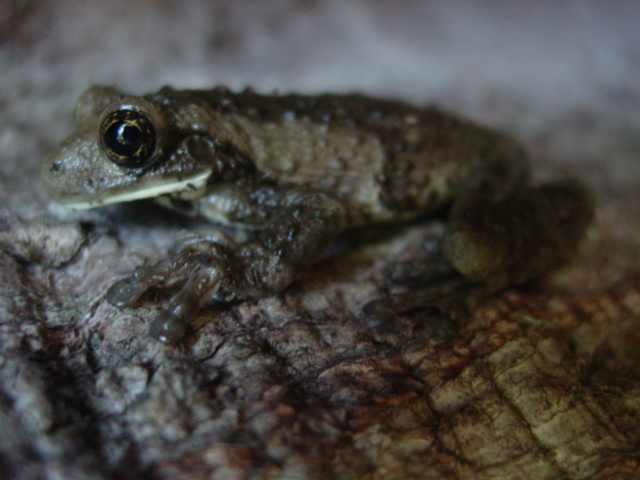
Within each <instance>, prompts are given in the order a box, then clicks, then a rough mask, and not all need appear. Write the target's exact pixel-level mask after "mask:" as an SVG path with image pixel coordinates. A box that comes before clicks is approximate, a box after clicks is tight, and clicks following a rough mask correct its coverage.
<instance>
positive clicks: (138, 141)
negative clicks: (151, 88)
mask: <svg viewBox="0 0 640 480" xmlns="http://www.w3.org/2000/svg"><path fill="white" fill-rule="evenodd" d="M168 103H170V102H165V103H163V102H161V101H159V97H158V98H156V99H154V98H153V97H134V96H129V95H125V94H122V93H121V92H118V91H117V90H115V89H113V88H110V87H91V88H90V89H89V90H87V91H86V92H85V93H84V94H83V95H82V97H81V98H80V101H79V103H78V107H77V109H76V128H75V130H74V131H73V133H72V134H71V135H69V136H68V137H67V138H66V139H65V140H64V141H63V142H62V143H61V144H60V145H59V146H58V147H57V148H56V149H55V150H53V151H52V152H51V153H50V154H49V155H47V157H46V158H45V159H44V161H43V166H42V177H43V183H44V186H45V188H46V189H47V191H48V192H49V194H50V195H51V197H52V198H54V199H55V200H56V201H58V202H59V203H61V204H63V205H66V206H68V207H70V208H76V209H84V208H91V207H95V206H98V205H104V204H107V203H117V202H125V201H129V200H136V199H140V198H151V197H158V196H161V195H165V194H174V195H175V194H180V195H183V196H184V198H193V197H194V196H197V192H199V191H200V190H201V189H202V188H204V185H205V184H206V182H207V180H208V178H209V176H210V174H211V172H212V165H213V163H214V162H212V158H213V157H214V156H215V141H214V139H212V138H210V137H209V136H207V135H206V133H203V132H199V131H198V130H197V128H195V126H194V123H193V122H190V121H185V120H184V119H182V120H180V119H179V118H177V116H179V115H177V114H176V112H175V111H174V110H172V108H171V107H170V105H168ZM165 104H167V105H165ZM183 124H184V125H183ZM190 195H191V197H190Z"/></svg>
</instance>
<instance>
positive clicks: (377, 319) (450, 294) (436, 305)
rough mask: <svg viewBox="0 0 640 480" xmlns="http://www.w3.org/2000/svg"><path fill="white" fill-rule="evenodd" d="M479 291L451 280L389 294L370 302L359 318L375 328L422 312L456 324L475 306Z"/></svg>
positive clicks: (463, 283) (462, 282) (471, 285)
mask: <svg viewBox="0 0 640 480" xmlns="http://www.w3.org/2000/svg"><path fill="white" fill-rule="evenodd" d="M480 289H481V288H480ZM478 291H479V287H478V285H477V284H474V283H473V282H470V281H468V280H465V279H464V278H461V277H458V278H450V279H447V280H444V281H442V282H439V283H437V284H433V285H430V286H428V287H426V288H420V289H417V290H409V291H403V292H399V293H389V294H386V295H384V296H383V297H381V298H376V299H373V300H370V301H369V302H367V303H365V304H364V305H363V307H362V315H363V316H364V318H366V320H367V323H369V324H376V325H378V324H382V323H383V322H392V321H394V319H395V318H397V317H398V316H402V315H407V314H410V313H412V312H416V311H421V310H428V311H429V312H431V314H436V315H442V316H446V317H449V318H451V319H452V320H455V319H457V318H459V317H460V316H462V315H463V314H466V313H468V312H469V309H470V307H471V306H472V305H475V304H476V298H479V295H478Z"/></svg>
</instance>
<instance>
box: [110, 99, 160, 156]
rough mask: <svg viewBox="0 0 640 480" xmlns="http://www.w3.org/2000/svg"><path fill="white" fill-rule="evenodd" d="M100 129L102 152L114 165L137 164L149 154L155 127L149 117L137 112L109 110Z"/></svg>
mask: <svg viewBox="0 0 640 480" xmlns="http://www.w3.org/2000/svg"><path fill="white" fill-rule="evenodd" d="M101 130H102V131H101V140H102V145H103V147H104V149H105V152H106V153H107V155H108V156H109V158H110V159H111V160H112V161H113V162H115V163H117V164H118V165H121V166H123V167H140V166H142V165H144V164H145V163H146V162H147V161H148V160H149V159H150V158H151V156H152V155H153V151H154V148H155V142H156V133H155V130H154V128H153V125H152V124H151V122H150V121H149V119H148V118H147V117H145V116H144V115H142V114H140V113H138V112H135V111H133V110H118V111H116V112H113V113H112V114H110V115H109V116H107V118H105V120H104V122H103V123H102V129H101Z"/></svg>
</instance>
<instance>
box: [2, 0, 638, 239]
mask: <svg viewBox="0 0 640 480" xmlns="http://www.w3.org/2000/svg"><path fill="white" fill-rule="evenodd" d="M639 24H640V2H613V1H596V0H580V1H578V0H576V1H571V0H564V1H520V2H510V1H507V0H484V1H470V0H467V1H457V2H435V1H434V2H428V1H424V2H415V1H405V0H395V1H382V0H378V1H364V0H347V1H339V2H338V1H325V2H322V1H314V0H298V1H283V0H275V1H255V2H238V1H231V0H221V1H209V2H206V1H197V0H187V1H177V0H176V1H172V0H163V1H160V0H149V1H145V2H131V1H125V0H109V1H74V0H62V1H60V0H56V1H53V0H41V1H24V0H23V1H18V0H1V1H0V85H1V87H2V88H0V156H1V157H0V182H2V183H1V185H0V187H1V188H0V205H2V206H3V207H5V208H7V209H8V210H9V211H10V212H13V213H17V214H20V215H22V216H25V217H28V218H31V217H39V216H42V215H44V214H46V212H47V208H48V211H49V213H50V214H54V215H56V216H58V217H60V216H64V215H66V213H65V212H62V211H61V210H60V209H56V208H55V207H54V206H52V205H51V204H50V203H49V202H48V200H47V199H46V196H45V194H44V192H43V190H42V188H41V187H40V184H39V168H40V166H39V164H40V159H41V157H42V156H43V155H44V153H45V152H46V151H47V150H48V149H49V148H51V146H53V145H54V144H55V143H57V142H58V141H59V140H60V139H61V138H63V137H64V136H65V135H66V134H67V133H68V132H69V131H70V129H71V128H72V125H73V109H74V106H75V102H76V99H77V97H78V96H79V95H80V93H81V92H82V91H83V90H84V89H85V88H87V87H88V86H90V85H92V84H106V85H115V86H117V87H119V88H121V89H122V90H124V91H127V92H130V93H135V94H141V93H146V92H149V91H153V90H156V89H158V88H160V87H161V86H163V85H166V84H169V85H173V86H174V87H177V88H181V87H184V88H209V87H211V86H213V85H216V84H226V85H228V86H229V87H232V88H235V89H239V88H244V87H245V86H248V85H251V86H254V87H255V88H256V89H258V90H260V91H263V92H270V91H279V92H287V91H292V90H295V91H300V92H305V93H316V92H317V93H319V92H326V91H333V92H346V91H359V92H364V93H368V94H372V95H381V96H387V97H397V98H402V99H406V100H409V101H412V102H415V103H419V104H426V103H435V104H438V105H439V106H441V107H443V108H446V109H449V110H452V111H454V112H456V113H458V114H461V115H464V116H468V117H471V118H473V119H475V120H477V121H478V122H481V123H484V124H488V125H491V126H496V127H500V128H504V129H507V130H509V131H511V132H512V133H513V134H515V135H516V136H517V137H519V138H520V139H521V140H523V141H524V142H525V143H526V145H527V147H528V149H529V151H530V152H532V156H533V157H534V160H535V162H534V163H535V165H536V169H537V171H538V173H539V174H540V175H542V176H545V175H557V174H558V173H561V174H563V173H565V172H568V173H570V174H574V175H575V174H577V175H578V176H581V177H582V179H583V180H584V181H585V182H587V183H589V184H590V185H591V186H592V188H594V189H595V190H596V191H597V192H598V195H599V196H600V197H601V200H600V201H599V203H600V206H601V219H602V221H605V222H609V224H610V226H611V228H613V230H615V231H616V232H617V233H618V234H619V235H618V237H620V238H622V237H624V238H626V239H629V238H631V237H633V238H635V232H637V228H638V220H636V215H635V208H634V209H630V208H629V206H630V205H637V204H638V202H639V200H640V198H639V194H638V193H637V192H638V191H640V190H639V189H638V188H637V187H638V186H640V185H638V183H639V181H640V166H639V164H640V162H638V154H639V153H640V135H639V133H638V132H640V82H639V81H638V78H640V29H639V28H638V25H639ZM607 228H609V227H607ZM625 232H626V233H625Z"/></svg>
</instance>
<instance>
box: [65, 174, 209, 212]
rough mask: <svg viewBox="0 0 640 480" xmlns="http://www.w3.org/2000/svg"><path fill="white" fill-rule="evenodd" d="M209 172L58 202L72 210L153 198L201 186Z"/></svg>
mask: <svg viewBox="0 0 640 480" xmlns="http://www.w3.org/2000/svg"><path fill="white" fill-rule="evenodd" d="M210 174H211V171H210V170H207V171H206V172H204V173H201V174H199V175H196V176H195V177H191V178H188V179H186V180H182V181H180V182H171V183H165V184H162V185H154V186H152V187H149V188H145V189H142V190H136V191H134V192H123V193H118V194H115V195H112V196H110V197H102V198H96V199H94V200H90V201H88V202H68V203H67V202H60V203H61V204H62V205H64V206H65V207H67V208H72V209H74V210H87V209H89V208H93V207H98V206H100V205H108V204H110V203H121V202H130V201H132V200H140V199H141V198H154V197H159V196H160V195H164V194H166V193H175V192H180V191H183V190H190V189H192V188H193V187H195V188H196V189H199V188H201V187H202V186H204V184H205V183H206V182H207V178H209V175H210Z"/></svg>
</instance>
